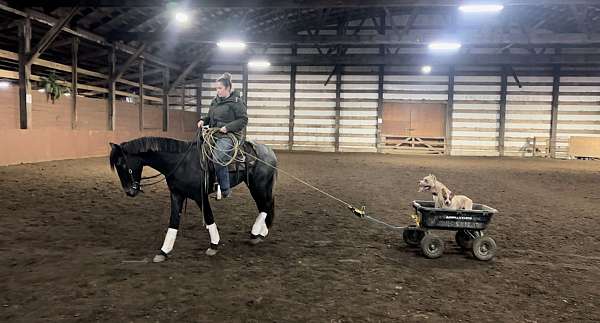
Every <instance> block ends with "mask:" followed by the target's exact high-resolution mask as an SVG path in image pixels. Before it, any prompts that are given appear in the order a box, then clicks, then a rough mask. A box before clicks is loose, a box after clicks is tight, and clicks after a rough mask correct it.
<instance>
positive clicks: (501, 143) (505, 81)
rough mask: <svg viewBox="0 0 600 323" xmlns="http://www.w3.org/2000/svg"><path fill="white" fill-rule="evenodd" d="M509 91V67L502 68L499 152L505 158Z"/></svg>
mask: <svg viewBox="0 0 600 323" xmlns="http://www.w3.org/2000/svg"><path fill="white" fill-rule="evenodd" d="M507 89H508V67H507V66H503V67H502V75H501V77H500V123H499V129H498V152H499V153H500V156H504V137H505V134H506V94H507Z"/></svg>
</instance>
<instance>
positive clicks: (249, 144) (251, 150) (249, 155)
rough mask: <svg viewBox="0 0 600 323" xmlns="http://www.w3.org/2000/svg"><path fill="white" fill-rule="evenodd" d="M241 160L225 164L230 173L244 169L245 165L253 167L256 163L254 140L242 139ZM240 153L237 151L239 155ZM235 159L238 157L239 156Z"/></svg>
mask: <svg viewBox="0 0 600 323" xmlns="http://www.w3.org/2000/svg"><path fill="white" fill-rule="evenodd" d="M240 150H241V153H242V154H241V155H242V157H241V160H239V161H238V160H235V161H233V162H232V163H231V164H229V165H228V166H227V169H228V170H229V172H230V173H232V172H235V173H237V172H240V171H245V170H246V168H247V167H253V166H254V165H255V164H256V158H255V156H257V153H256V143H255V142H254V141H244V142H243V143H242V144H241V145H240ZM239 154H240V153H238V156H239ZM237 159H240V158H239V157H238V158H237Z"/></svg>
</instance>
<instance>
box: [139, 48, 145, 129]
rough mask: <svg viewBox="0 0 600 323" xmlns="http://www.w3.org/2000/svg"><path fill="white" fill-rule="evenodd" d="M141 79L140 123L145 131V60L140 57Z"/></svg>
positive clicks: (140, 127) (140, 126)
mask: <svg viewBox="0 0 600 323" xmlns="http://www.w3.org/2000/svg"><path fill="white" fill-rule="evenodd" d="M138 68H139V73H138V76H139V80H138V88H139V93H140V100H139V103H138V104H139V105H138V118H139V119H138V124H139V129H140V132H142V131H144V60H143V59H140V62H139V65H138Z"/></svg>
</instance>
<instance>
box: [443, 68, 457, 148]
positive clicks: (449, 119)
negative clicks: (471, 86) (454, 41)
mask: <svg viewBox="0 0 600 323" xmlns="http://www.w3.org/2000/svg"><path fill="white" fill-rule="evenodd" d="M455 73H456V72H455V71H454V66H449V68H448V103H447V104H446V123H445V125H446V126H445V132H446V143H445V145H444V148H445V151H444V153H445V154H446V155H448V156H449V155H450V154H452V127H453V122H452V114H453V113H454V75H455Z"/></svg>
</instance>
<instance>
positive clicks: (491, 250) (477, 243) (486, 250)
mask: <svg viewBox="0 0 600 323" xmlns="http://www.w3.org/2000/svg"><path fill="white" fill-rule="evenodd" d="M495 254H496V241H494V239H492V237H490V236H482V237H477V238H476V239H475V240H473V256H475V258H477V259H479V260H483V261H487V260H490V259H492V258H494V255H495Z"/></svg>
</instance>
